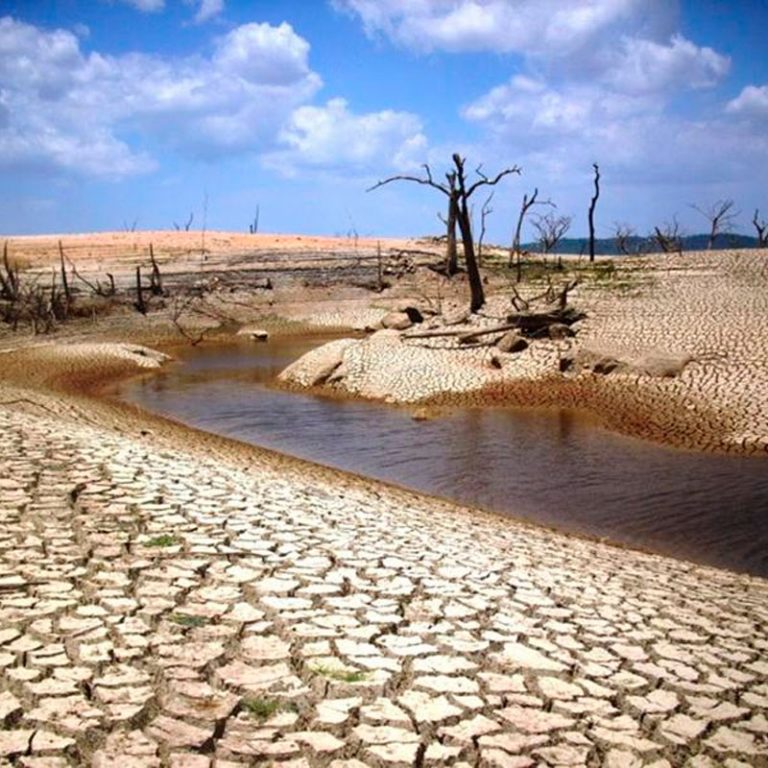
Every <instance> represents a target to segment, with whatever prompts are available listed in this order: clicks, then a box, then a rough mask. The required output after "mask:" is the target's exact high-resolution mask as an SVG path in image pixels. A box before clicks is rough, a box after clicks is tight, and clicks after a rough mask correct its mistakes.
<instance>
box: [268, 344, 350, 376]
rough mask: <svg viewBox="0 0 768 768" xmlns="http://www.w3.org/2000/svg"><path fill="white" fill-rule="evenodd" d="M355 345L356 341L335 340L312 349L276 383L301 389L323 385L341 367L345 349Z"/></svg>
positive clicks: (291, 365) (287, 369) (282, 373)
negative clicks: (295, 385)
mask: <svg viewBox="0 0 768 768" xmlns="http://www.w3.org/2000/svg"><path fill="white" fill-rule="evenodd" d="M355 344H359V341H358V340H357V339H336V340H335V341H329V342H328V343H327V344H323V346H321V347H318V348H317V349H312V350H310V351H309V352H307V354H306V355H303V356H302V357H300V358H299V359H298V360H296V361H295V362H293V363H291V364H290V365H289V366H288V367H287V368H285V369H284V370H283V371H282V372H281V373H280V375H279V376H278V377H277V378H278V381H282V382H285V383H288V384H298V385H299V386H302V387H315V386H319V385H320V384H324V383H325V382H326V381H328V379H329V378H330V377H331V375H332V374H333V373H334V372H335V371H336V369H337V368H338V367H339V366H340V365H341V363H342V361H343V359H344V353H345V352H346V351H347V349H348V348H349V347H351V346H353V345H355Z"/></svg>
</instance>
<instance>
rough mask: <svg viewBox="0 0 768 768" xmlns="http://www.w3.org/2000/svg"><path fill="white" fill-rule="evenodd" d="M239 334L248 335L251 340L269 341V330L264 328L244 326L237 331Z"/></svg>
mask: <svg viewBox="0 0 768 768" xmlns="http://www.w3.org/2000/svg"><path fill="white" fill-rule="evenodd" d="M237 335H238V336H247V337H248V338H249V339H251V341H268V340H269V332H268V331H265V330H264V329H263V328H253V327H251V326H247V325H246V326H244V327H243V328H241V329H240V330H239V331H238V332H237Z"/></svg>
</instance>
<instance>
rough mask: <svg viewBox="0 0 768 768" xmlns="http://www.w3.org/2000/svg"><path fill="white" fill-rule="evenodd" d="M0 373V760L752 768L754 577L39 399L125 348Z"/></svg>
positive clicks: (53, 398) (86, 351) (137, 419)
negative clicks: (62, 379) (60, 379)
mask: <svg viewBox="0 0 768 768" xmlns="http://www.w3.org/2000/svg"><path fill="white" fill-rule="evenodd" d="M681 277H682V276H681ZM749 282H750V281H748V280H747V281H745V283H749ZM745 290H751V289H750V288H749V286H748V285H745ZM740 295H743V294H740ZM702 300H703V301H705V303H706V301H707V300H706V298H704V299H702ZM616 315H617V320H618V322H619V323H623V324H624V326H623V327H625V328H628V327H631V326H632V323H635V322H639V321H638V320H637V318H636V316H635V314H634V313H633V312H631V311H629V310H624V309H621V310H620V309H617V310H616ZM594 322H601V321H599V320H596V321H594ZM612 327H613V326H612ZM595 332H596V331H595ZM668 332H671V331H666V330H660V331H659V333H668ZM617 333H622V332H621V330H618V331H617ZM628 338H630V336H629V335H627V334H626V333H623V334H622V339H624V340H626V339H628ZM752 338H753V337H752V336H748V337H747V340H748V342H749V343H748V345H747V349H745V351H744V353H743V354H744V356H745V358H746V357H747V356H748V354H749V352H748V349H749V348H751V347H750V345H751V340H752ZM763 343H764V342H763ZM754 354H755V357H756V358H757V357H758V353H754ZM759 354H764V353H763V352H760V353H759ZM0 357H2V370H3V379H2V381H0V430H2V432H1V433H2V435H3V440H2V442H0V520H1V521H2V522H1V523H0V673H1V674H2V690H1V692H0V720H1V721H2V723H3V725H4V727H3V729H1V730H0V761H2V762H0V764H8V765H19V766H36V767H42V766H51V767H52V768H58V766H67V765H70V766H75V765H94V766H102V767H104V766H120V768H129V767H133V766H176V767H177V768H181V767H182V766H190V767H192V768H197V766H200V767H201V768H202V767H203V766H222V767H223V766H234V765H243V764H245V765H274V766H292V767H293V768H303V767H304V766H310V767H313V768H314V767H315V766H333V768H360V767H361V766H373V767H375V768H383V767H384V766H393V767H399V766H417V767H418V766H442V765H455V766H461V767H462V768H467V767H468V766H500V767H501V768H505V767H507V766H511V767H514V768H525V767H527V766H579V765H585V766H610V767H611V768H619V767H620V766H621V767H623V766H627V767H630V766H631V767H632V768H634V767H635V766H656V768H664V767H665V766H691V767H692V768H709V767H710V766H712V767H714V766H728V767H729V768H740V767H741V766H768V662H767V661H766V659H767V658H768V583H767V582H766V581H765V580H762V579H758V578H751V577H747V576H741V575H738V574H733V573H728V572H723V571H718V570H714V569H708V568H702V567H698V566H694V565H691V564H687V563H682V562H678V561H675V560H671V559H666V558H662V557H658V556H653V555H647V554H642V553H638V552H632V551H627V550H620V549H617V548H614V547H610V546H607V545H603V544H600V543H596V542H588V541H584V540H579V539H575V538H570V537H566V536H563V535H561V534H558V533H554V532H551V531H546V530H543V529H539V528H536V527H533V526H528V525H523V524H518V523H515V522H513V521H509V520H504V519H502V518H498V517H495V516H491V515H485V514H481V513H478V512H475V511H472V510H467V509H463V508H460V507H457V506H454V505H450V504H447V503H443V502H438V501H435V500H431V499H428V498H425V497H421V496H418V495H416V494H411V493H406V492H404V491H399V490H396V489H393V488H390V487H387V486H385V485H382V484H378V483H374V482H368V481H364V480H362V479H359V478H353V477H351V476H347V475H344V474H342V473H336V472H333V471H330V470H322V469H320V468H318V467H315V466H313V465H311V464H306V463H303V462H300V461H296V460H291V459H288V458H286V457H280V456H278V455H276V454H271V453H269V452H266V451H261V450H258V449H255V448H250V447H247V446H242V445H238V444H236V443H233V442H229V441H225V440H223V439H219V438H215V437H213V436H209V435H205V434H203V433H198V432H195V431H193V430H186V429H183V428H181V427H179V426H178V425H174V424H171V423H168V422H164V421H163V420H161V419H157V418H152V417H148V416H146V415H141V414H137V413H136V412H134V411H131V410H130V409H127V408H121V407H117V406H112V405H110V404H108V403H105V402H100V401H93V400H91V399H88V398H86V397H84V396H78V395H74V394H67V393H65V392H62V391H52V390H51V386H53V385H54V384H55V383H56V382H55V380H56V377H57V376H58V377H60V376H61V375H64V374H65V375H66V376H65V377H66V378H67V380H68V386H69V387H71V386H72V384H73V382H75V383H76V382H77V376H78V375H83V373H85V374H87V375H88V376H89V377H91V378H93V376H94V375H95V374H99V375H104V376H107V375H115V374H116V373H118V372H119V371H124V370H126V369H131V368H135V369H138V368H139V367H147V366H152V365H154V364H156V360H155V357H154V355H153V354H152V353H151V352H148V351H146V350H144V349H142V348H138V347H136V346H133V345H128V346H110V345H104V344H102V345H89V346H83V345H80V344H68V345H61V346H58V347H55V346H52V347H46V346H41V347H37V348H36V349H33V350H30V351H28V352H27V353H25V355H17V354H16V353H8V354H7V355H2V356H0ZM22 358H23V360H22V363H18V360H19V359H22ZM762 361H764V358H762V359H758V364H764V362H762ZM46 378H48V379H50V381H46V380H45V379H46ZM749 392H750V393H751V394H754V391H753V390H749ZM746 401H747V399H746V398H745V402H746Z"/></svg>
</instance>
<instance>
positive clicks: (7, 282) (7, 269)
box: [0, 240, 19, 303]
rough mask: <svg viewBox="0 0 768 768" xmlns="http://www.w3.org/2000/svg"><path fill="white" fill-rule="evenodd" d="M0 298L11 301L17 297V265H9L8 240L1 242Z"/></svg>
mask: <svg viewBox="0 0 768 768" xmlns="http://www.w3.org/2000/svg"><path fill="white" fill-rule="evenodd" d="M0 298H2V299H5V300H6V301H9V302H11V303H14V302H16V301H18V299H19V267H18V265H14V266H13V267H12V266H11V262H10V259H9V258H8V241H7V240H6V241H5V243H4V244H3V268H2V269H0Z"/></svg>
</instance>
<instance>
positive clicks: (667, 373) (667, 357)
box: [560, 347, 692, 378]
mask: <svg viewBox="0 0 768 768" xmlns="http://www.w3.org/2000/svg"><path fill="white" fill-rule="evenodd" d="M691 360H692V358H691V357H690V356H689V355H684V354H676V353H669V352H659V351H651V352H647V353H645V354H642V355H639V356H637V357H631V356H624V355H620V354H617V353H614V352H610V351H604V350H599V349H591V348H589V347H582V348H581V349H577V350H573V351H571V352H569V353H567V354H565V355H563V356H562V357H561V358H560V370H561V371H562V372H565V371H570V370H573V371H575V372H580V371H585V370H586V371H591V372H592V373H598V374H601V375H603V376H606V375H608V374H611V373H626V374H634V375H640V376H652V377H655V378H674V377H676V376H679V375H680V374H681V373H682V372H683V371H684V370H685V366H686V365H688V363H690V362H691Z"/></svg>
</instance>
